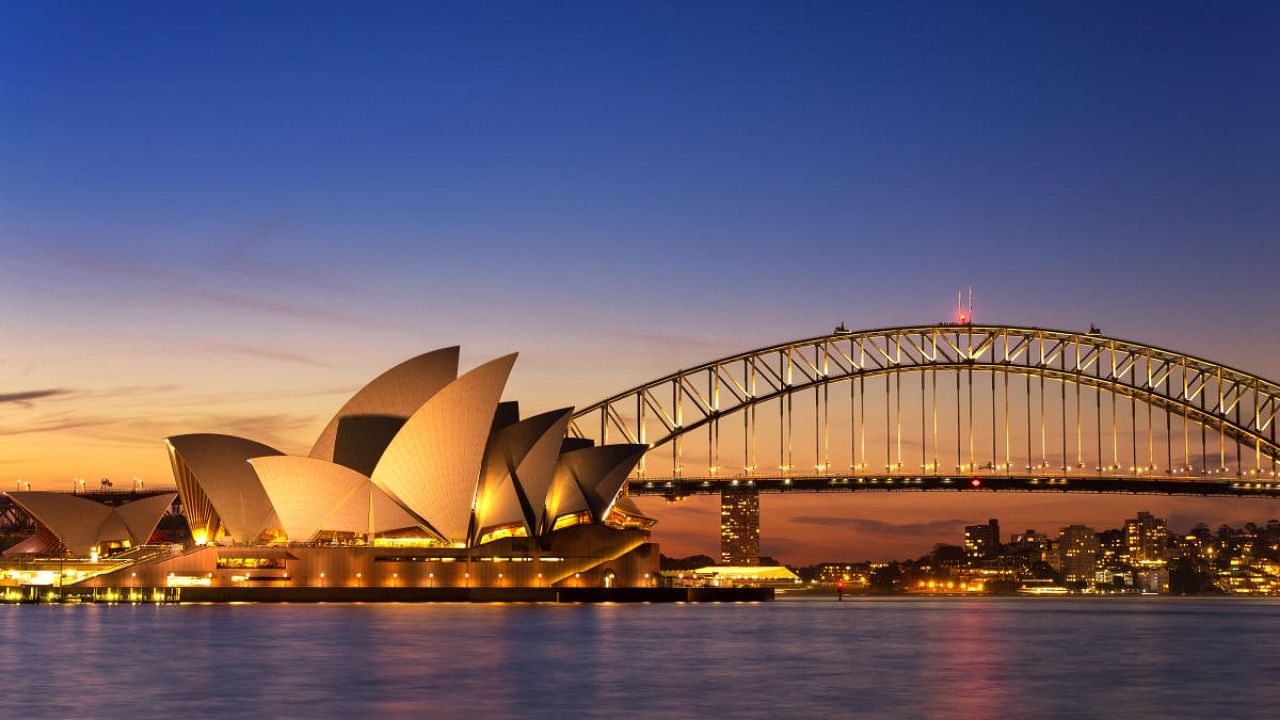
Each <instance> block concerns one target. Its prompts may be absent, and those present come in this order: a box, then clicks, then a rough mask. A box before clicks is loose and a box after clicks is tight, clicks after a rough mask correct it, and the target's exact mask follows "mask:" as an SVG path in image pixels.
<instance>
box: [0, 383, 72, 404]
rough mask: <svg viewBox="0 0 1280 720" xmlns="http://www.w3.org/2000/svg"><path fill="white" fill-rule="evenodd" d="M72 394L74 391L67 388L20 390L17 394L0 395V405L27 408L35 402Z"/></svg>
mask: <svg viewBox="0 0 1280 720" xmlns="http://www.w3.org/2000/svg"><path fill="white" fill-rule="evenodd" d="M72 392H74V391H72V390H69V389H67V388H48V389H46V390H22V391H19V392H11V393H0V403H13V404H14V405H18V406H21V407H28V408H29V407H31V406H32V404H33V401H35V400H42V399H44V398H49V397H57V396H59V395H70V394H71V393H72Z"/></svg>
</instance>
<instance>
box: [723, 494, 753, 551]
mask: <svg viewBox="0 0 1280 720" xmlns="http://www.w3.org/2000/svg"><path fill="white" fill-rule="evenodd" d="M720 562H722V563H724V564H726V565H759V564H760V492H759V491H758V490H756V489H755V488H726V489H724V490H721V491H720Z"/></svg>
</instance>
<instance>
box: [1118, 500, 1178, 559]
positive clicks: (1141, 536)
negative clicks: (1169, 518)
mask: <svg viewBox="0 0 1280 720" xmlns="http://www.w3.org/2000/svg"><path fill="white" fill-rule="evenodd" d="M1124 539H1125V547H1126V549H1127V551H1128V553H1129V564H1130V565H1132V566H1134V567H1161V566H1163V565H1164V564H1165V562H1166V561H1167V560H1168V559H1169V553H1168V545H1169V528H1168V526H1167V525H1166V523H1165V520H1164V518H1158V517H1153V516H1152V515H1151V513H1149V512H1140V513H1138V517H1136V518H1132V519H1129V520H1125V521H1124Z"/></svg>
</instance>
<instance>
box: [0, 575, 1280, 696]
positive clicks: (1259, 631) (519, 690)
mask: <svg viewBox="0 0 1280 720" xmlns="http://www.w3.org/2000/svg"><path fill="white" fill-rule="evenodd" d="M1277 611H1280V603H1277V602H1268V601H1241V600H1178V599H1142V600H1138V599H1133V600H1128V599H1123V600H1064V599H1042V600H1026V599H1007V600H1005V599H977V600H958V599H909V600H907V599H903V600H899V599H867V600H854V601H846V602H843V603H834V602H830V601H825V600H824V601H803V600H802V601H789V600H788V601H780V602H777V603H765V604H759V605H651V606H624V605H600V606H550V605H547V606H543V605H317V606H287V605H276V606H273V605H239V606H185V607H171V606H164V607H157V606H149V605H147V606H128V605H122V606H21V607H19V606H5V607H0V677H3V678H4V679H5V680H4V683H5V692H4V693H3V695H0V717H4V718H10V717H25V718H45V717H50V718H52V717H123V716H130V715H135V714H137V715H143V714H145V715H151V716H156V717H183V718H203V717H210V718H213V717H219V718H221V717H228V718H229V717H236V718H239V717H272V718H307V719H308V720H316V719H317V718H330V717H388V718H410V717H412V718H423V717H433V718H434V717H445V718H449V717H476V718H538V717H573V718H577V717H664V718H700V717H735V718H776V717H815V716H831V715H849V716H856V717H929V718H981V717H997V716H999V717H1042V718H1080V717H1114V716H1117V715H1120V714H1123V715H1125V716H1127V717H1131V718H1144V717H1163V716H1181V717H1186V716H1194V715H1201V714H1203V715H1206V716H1232V715H1234V716H1238V717H1256V716H1265V715H1266V714H1267V711H1266V710H1265V709H1266V708H1269V707H1274V706H1275V704H1276V703H1277V702H1280V684H1277V683H1275V682H1273V681H1272V678H1274V677H1276V676H1277V673H1280V660H1278V659H1277V656H1276V654H1275V653H1274V652H1272V650H1271V648H1272V645H1273V643H1274V640H1275V638H1276V637H1277V634H1278V633H1280V612H1277Z"/></svg>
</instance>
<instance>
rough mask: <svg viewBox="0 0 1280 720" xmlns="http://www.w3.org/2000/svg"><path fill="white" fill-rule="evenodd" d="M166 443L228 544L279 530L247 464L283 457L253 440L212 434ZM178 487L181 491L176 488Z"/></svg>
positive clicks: (249, 540) (278, 522) (259, 486)
mask: <svg viewBox="0 0 1280 720" xmlns="http://www.w3.org/2000/svg"><path fill="white" fill-rule="evenodd" d="M167 442H168V443H169V447H170V448H172V452H174V453H175V454H177V455H178V456H180V457H181V459H182V461H183V463H185V464H186V466H187V468H189V469H190V471H191V474H192V476H193V477H194V479H195V481H196V484H197V485H198V486H199V488H200V490H202V491H203V492H204V494H205V496H206V497H207V498H208V500H209V502H210V503H211V504H212V505H213V508H214V510H215V511H216V512H217V514H218V517H219V518H220V519H221V520H222V526H223V527H224V528H225V529H226V531H227V534H228V535H230V536H231V539H232V540H233V541H235V542H242V543H250V542H253V541H255V540H257V539H258V536H260V535H261V534H262V533H263V531H264V530H267V529H269V528H276V527H279V524H280V520H279V518H277V517H276V513H275V509H274V508H272V507H271V499H270V498H269V497H267V492H266V491H265V490H263V489H262V483H261V482H259V480H258V475H257V473H255V472H254V471H253V468H252V467H251V466H250V465H249V462H248V460H249V459H250V458H256V457H265V456H269V455H282V454H283V453H281V452H280V451H279V450H276V449H275V448H273V447H269V446H267V445H263V444H262V443H259V442H254V441H253V440H248V439H246V438H242V437H236V436H234V435H218V434H214V433H197V434H192V435H178V436H175V437H171V438H168V439H167ZM178 488H179V491H181V490H182V485H181V484H179V486H178ZM183 503H184V504H185V503H186V498H185V497H184V498H183ZM193 530H194V528H193Z"/></svg>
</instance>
